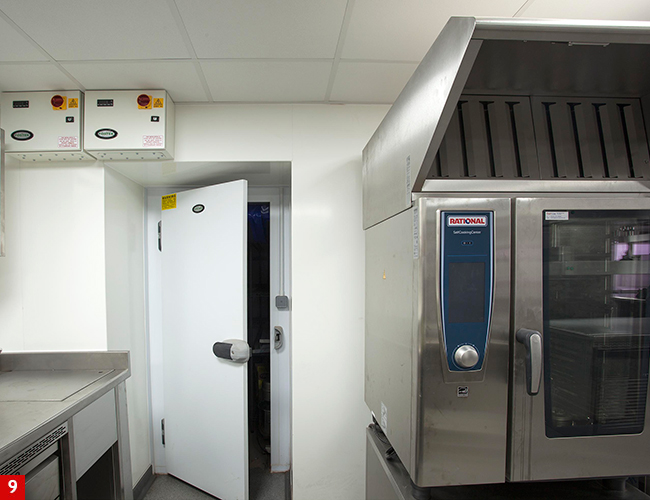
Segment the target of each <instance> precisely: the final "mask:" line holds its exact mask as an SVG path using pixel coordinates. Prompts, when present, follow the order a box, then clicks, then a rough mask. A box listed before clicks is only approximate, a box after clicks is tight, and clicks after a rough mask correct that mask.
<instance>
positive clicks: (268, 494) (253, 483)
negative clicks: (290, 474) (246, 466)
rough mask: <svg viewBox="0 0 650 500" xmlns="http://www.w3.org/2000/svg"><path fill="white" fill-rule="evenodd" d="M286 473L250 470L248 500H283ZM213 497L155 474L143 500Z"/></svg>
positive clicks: (173, 478) (185, 499)
mask: <svg viewBox="0 0 650 500" xmlns="http://www.w3.org/2000/svg"><path fill="white" fill-rule="evenodd" d="M285 475H286V474H259V473H258V474H255V473H254V472H253V470H251V477H250V500H285ZM214 498H215V497H213V496H211V495H208V494H207V493H204V492H203V491H201V490H198V489H196V488H194V487H193V486H190V485H189V484H187V483H184V482H183V481H180V480H178V479H176V478H175V477H173V476H157V477H156V480H155V481H154V483H153V486H152V487H151V489H150V490H149V491H148V492H147V494H146V496H145V497H144V500H214Z"/></svg>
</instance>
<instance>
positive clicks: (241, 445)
mask: <svg viewBox="0 0 650 500" xmlns="http://www.w3.org/2000/svg"><path fill="white" fill-rule="evenodd" d="M162 203H163V212H162V214H163V215H162V223H161V233H162V238H161V247H162V305H163V360H164V361H163V364H164V366H163V372H164V380H163V383H164V399H165V402H164V406H165V412H164V417H165V419H164V425H165V434H164V436H165V458H166V462H167V472H169V474H172V475H173V476H176V477H178V478H179V479H182V480H183V481H185V482H187V483H190V484H192V485H194V486H196V487H197V488H199V489H201V490H204V491H205V492H207V493H209V494H211V495H214V496H216V497H217V498H220V499H221V500H248V423H247V422H248V402H247V385H246V384H247V368H246V364H245V363H235V362H233V361H226V360H224V359H220V358H217V357H216V356H215V355H214V353H213V351H212V346H213V344H214V343H215V342H220V341H223V340H228V339H242V340H246V339H247V332H246V326H247V319H246V300H247V299H246V238H247V225H246V221H247V183H246V181H235V182H229V183H226V184H219V185H215V186H209V187H205V188H200V189H193V190H190V191H183V192H179V193H177V194H176V195H171V196H165V197H163V200H162Z"/></svg>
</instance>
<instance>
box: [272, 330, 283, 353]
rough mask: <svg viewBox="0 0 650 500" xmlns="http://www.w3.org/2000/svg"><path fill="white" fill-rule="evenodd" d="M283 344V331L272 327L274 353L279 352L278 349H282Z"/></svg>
mask: <svg viewBox="0 0 650 500" xmlns="http://www.w3.org/2000/svg"><path fill="white" fill-rule="evenodd" d="M283 344H284V330H283V329H282V327H281V326H274V327H273V347H274V348H275V350H276V351H279V350H280V349H282V345H283Z"/></svg>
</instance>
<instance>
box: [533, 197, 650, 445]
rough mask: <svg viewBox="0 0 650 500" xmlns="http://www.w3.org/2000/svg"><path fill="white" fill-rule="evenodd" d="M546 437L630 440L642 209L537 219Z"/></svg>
mask: <svg viewBox="0 0 650 500" xmlns="http://www.w3.org/2000/svg"><path fill="white" fill-rule="evenodd" d="M543 252H544V253H543V259H544V267H543V273H544V274H543V290H544V292H543V293H544V295H543V301H544V302H543V307H542V310H543V314H544V326H543V328H544V331H543V335H542V337H543V351H544V353H543V359H544V402H545V421H546V435H547V436H548V437H550V438H556V437H576V436H600V435H619V434H639V433H641V432H642V431H643V429H644V424H645V414H646V396H647V393H648V354H649V353H650V339H649V335H650V318H648V315H649V314H650V307H648V300H650V293H649V289H650V267H649V266H650V211H638V210H634V211H631V210H630V211H628V210H567V211H559V212H557V211H551V210H546V211H544V217H543Z"/></svg>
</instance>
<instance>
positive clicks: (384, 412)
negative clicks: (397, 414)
mask: <svg viewBox="0 0 650 500" xmlns="http://www.w3.org/2000/svg"><path fill="white" fill-rule="evenodd" d="M379 425H381V430H382V431H384V434H386V433H387V432H388V408H386V405H385V404H384V402H383V401H382V403H381V422H379Z"/></svg>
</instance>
